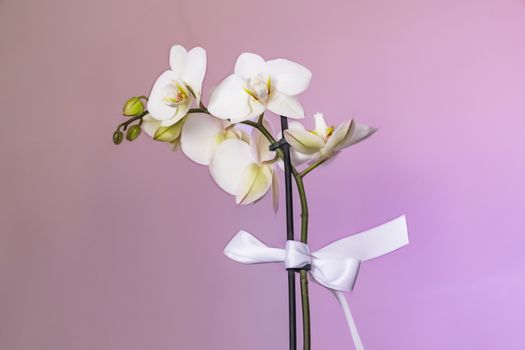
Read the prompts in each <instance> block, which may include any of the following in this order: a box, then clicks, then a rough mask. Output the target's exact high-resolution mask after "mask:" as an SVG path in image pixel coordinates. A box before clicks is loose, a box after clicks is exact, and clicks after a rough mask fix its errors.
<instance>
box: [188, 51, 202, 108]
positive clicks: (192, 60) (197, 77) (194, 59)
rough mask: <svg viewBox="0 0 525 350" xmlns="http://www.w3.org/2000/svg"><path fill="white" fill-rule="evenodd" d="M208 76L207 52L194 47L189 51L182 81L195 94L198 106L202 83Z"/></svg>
mask: <svg viewBox="0 0 525 350" xmlns="http://www.w3.org/2000/svg"><path fill="white" fill-rule="evenodd" d="M205 74H206V50H204V49H203V48H202V47H194V48H193V49H191V50H190V51H188V55H187V60H186V67H185V68H184V71H183V72H182V81H183V82H184V83H185V84H186V85H188V86H189V87H190V88H191V90H192V91H193V92H194V93H195V97H196V100H197V104H198V103H199V102H200V98H201V91H202V81H203V80H204V75H205Z"/></svg>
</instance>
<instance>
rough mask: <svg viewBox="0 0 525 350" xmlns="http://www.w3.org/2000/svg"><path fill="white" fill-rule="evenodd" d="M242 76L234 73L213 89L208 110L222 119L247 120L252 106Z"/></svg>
mask: <svg viewBox="0 0 525 350" xmlns="http://www.w3.org/2000/svg"><path fill="white" fill-rule="evenodd" d="M243 87H244V82H243V80H242V78H241V77H239V76H237V75H235V74H232V75H230V76H229V77H227V78H226V79H224V80H223V81H222V82H221V83H220V84H219V86H217V87H216V88H215V90H213V92H212V94H211V96H210V102H209V104H208V111H209V112H210V113H211V114H213V115H214V116H216V117H218V118H221V119H232V120H233V119H235V120H241V121H242V120H246V119H247V118H246V116H249V115H250V113H251V111H252V108H251V107H250V100H249V99H250V98H251V97H250V95H248V94H247V93H246V91H244V89H243Z"/></svg>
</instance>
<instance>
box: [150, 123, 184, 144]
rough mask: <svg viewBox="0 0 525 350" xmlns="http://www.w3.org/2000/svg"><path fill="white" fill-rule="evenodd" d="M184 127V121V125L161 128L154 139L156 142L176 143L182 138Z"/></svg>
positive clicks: (178, 124) (177, 124)
mask: <svg viewBox="0 0 525 350" xmlns="http://www.w3.org/2000/svg"><path fill="white" fill-rule="evenodd" d="M183 125H184V121H182V123H181V122H178V123H176V124H173V125H171V126H161V127H160V128H158V129H157V131H155V135H154V136H153V139H154V140H155V141H161V142H174V141H175V140H177V139H178V138H179V137H180V134H181V131H182V126H183Z"/></svg>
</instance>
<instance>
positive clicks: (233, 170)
mask: <svg viewBox="0 0 525 350" xmlns="http://www.w3.org/2000/svg"><path fill="white" fill-rule="evenodd" d="M251 163H254V159H253V157H252V154H251V152H250V145H248V144H247V143H246V142H244V141H241V140H239V139H229V140H226V141H224V142H222V143H221V144H220V145H219V147H217V150H216V151H215V155H214V156H213V158H212V160H211V162H210V173H211V176H212V177H213V179H214V180H215V182H216V183H217V185H218V186H219V187H220V188H222V189H223V190H224V191H226V192H228V193H229V194H232V195H235V194H236V193H237V190H238V188H239V185H240V182H241V176H242V175H243V173H244V170H245V169H246V167H247V166H248V165H249V164H251Z"/></svg>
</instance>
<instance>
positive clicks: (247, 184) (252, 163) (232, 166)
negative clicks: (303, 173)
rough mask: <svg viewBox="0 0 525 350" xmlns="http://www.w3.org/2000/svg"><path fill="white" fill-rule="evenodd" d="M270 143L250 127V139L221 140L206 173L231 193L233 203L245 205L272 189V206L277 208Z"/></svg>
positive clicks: (274, 158)
mask: <svg viewBox="0 0 525 350" xmlns="http://www.w3.org/2000/svg"><path fill="white" fill-rule="evenodd" d="M269 146H270V142H269V141H268V140H267V139H266V138H265V137H264V136H263V135H262V134H261V133H260V132H259V131H256V130H254V133H253V134H252V137H251V139H250V142H249V143H248V142H246V141H243V140H241V139H229V140H226V141H223V142H222V143H221V144H220V145H219V147H218V148H217V150H216V152H215V155H214V156H213V158H212V160H211V163H210V173H211V175H212V177H213V179H214V180H215V182H216V183H217V185H219V187H221V188H222V189H223V190H224V191H226V192H227V193H229V194H231V195H234V196H235V201H236V203H237V204H249V203H252V202H254V201H256V200H258V199H260V198H262V197H263V196H264V195H265V194H266V193H267V192H268V190H269V189H270V188H272V195H273V207H274V210H277V205H278V201H279V198H278V197H279V187H278V181H277V176H276V174H275V163H276V160H277V157H276V154H275V152H274V151H270V150H269Z"/></svg>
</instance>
